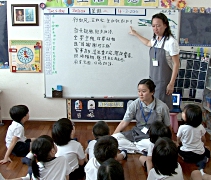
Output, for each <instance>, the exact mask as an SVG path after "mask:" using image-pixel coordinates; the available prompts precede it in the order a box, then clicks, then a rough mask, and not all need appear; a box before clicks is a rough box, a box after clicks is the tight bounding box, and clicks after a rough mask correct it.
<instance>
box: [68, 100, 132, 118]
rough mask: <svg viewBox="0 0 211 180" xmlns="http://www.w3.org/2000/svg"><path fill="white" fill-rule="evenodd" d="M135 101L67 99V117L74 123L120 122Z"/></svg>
mask: <svg viewBox="0 0 211 180" xmlns="http://www.w3.org/2000/svg"><path fill="white" fill-rule="evenodd" d="M133 100H134V99H67V100H66V103H67V104H66V105H67V117H68V119H73V120H74V121H77V120H79V121H80V122H82V121H83V120H85V121H86V122H87V121H97V120H106V121H111V120H112V122H113V121H120V120H122V119H123V117H124V115H125V112H126V110H127V107H128V106H129V105H130V103H131V102H133Z"/></svg>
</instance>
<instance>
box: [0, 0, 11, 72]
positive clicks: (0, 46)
mask: <svg viewBox="0 0 211 180" xmlns="http://www.w3.org/2000/svg"><path fill="white" fill-rule="evenodd" d="M0 17H1V18H0V69H9V58H8V35H7V1H0Z"/></svg>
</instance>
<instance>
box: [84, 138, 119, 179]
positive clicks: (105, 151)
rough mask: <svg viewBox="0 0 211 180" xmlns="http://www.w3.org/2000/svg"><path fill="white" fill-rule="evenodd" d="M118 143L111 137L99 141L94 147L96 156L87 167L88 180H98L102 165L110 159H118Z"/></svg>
mask: <svg viewBox="0 0 211 180" xmlns="http://www.w3.org/2000/svg"><path fill="white" fill-rule="evenodd" d="M117 152H118V142H117V140H116V139H115V138H114V137H113V136H110V135H106V136H103V137H101V138H99V139H98V141H97V142H96V144H95V146H94V156H95V157H93V158H91V159H89V161H88V163H87V164H86V166H85V173H86V180H97V172H98V169H99V167H100V165H101V164H102V163H103V162H104V161H106V160H107V159H109V158H114V159H115V158H116V156H117Z"/></svg>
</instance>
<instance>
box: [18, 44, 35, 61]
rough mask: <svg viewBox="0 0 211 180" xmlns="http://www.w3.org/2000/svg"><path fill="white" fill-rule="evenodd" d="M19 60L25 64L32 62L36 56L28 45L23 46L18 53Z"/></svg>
mask: <svg viewBox="0 0 211 180" xmlns="http://www.w3.org/2000/svg"><path fill="white" fill-rule="evenodd" d="M17 57H18V60H19V61H20V62H22V63H24V64H27V63H30V62H31V61H32V60H33V58H34V53H33V51H32V50H31V49H30V48H28V47H22V48H20V49H19V51H18V53H17Z"/></svg>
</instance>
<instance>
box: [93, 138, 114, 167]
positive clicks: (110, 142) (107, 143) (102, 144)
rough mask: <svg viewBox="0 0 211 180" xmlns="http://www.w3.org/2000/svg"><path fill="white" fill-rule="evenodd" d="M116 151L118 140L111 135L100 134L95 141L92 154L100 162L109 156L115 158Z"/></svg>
mask: <svg viewBox="0 0 211 180" xmlns="http://www.w3.org/2000/svg"><path fill="white" fill-rule="evenodd" d="M117 152H118V142H117V140H116V139H115V138H114V137H113V136H110V135H106V136H102V137H101V138H99V140H98V141H97V142H96V143H95V146H94V155H95V158H96V159H97V161H98V162H99V163H100V164H101V163H103V162H104V161H105V160H107V159H109V158H115V157H116V156H117Z"/></svg>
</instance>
